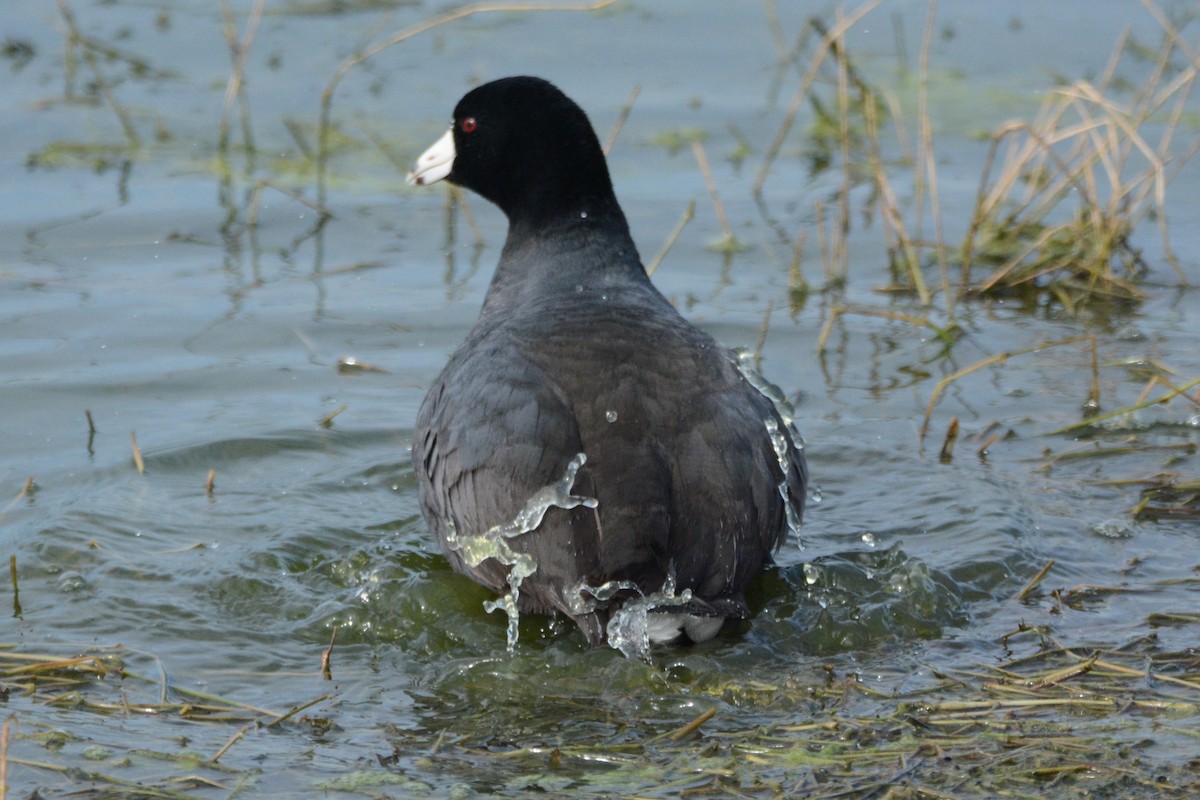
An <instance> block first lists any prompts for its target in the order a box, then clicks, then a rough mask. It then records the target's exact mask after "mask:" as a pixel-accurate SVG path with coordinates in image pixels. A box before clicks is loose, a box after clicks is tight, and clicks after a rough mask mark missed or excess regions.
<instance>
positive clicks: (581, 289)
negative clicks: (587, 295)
mask: <svg viewBox="0 0 1200 800" xmlns="http://www.w3.org/2000/svg"><path fill="white" fill-rule="evenodd" d="M582 291H583V286H581V285H580V284H578V283H577V284H575V294H579V293H580V292H582Z"/></svg>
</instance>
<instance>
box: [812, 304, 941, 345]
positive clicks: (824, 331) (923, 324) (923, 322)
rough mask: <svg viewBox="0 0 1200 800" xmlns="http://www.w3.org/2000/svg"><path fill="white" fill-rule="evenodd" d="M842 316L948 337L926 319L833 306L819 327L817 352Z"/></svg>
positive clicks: (878, 310) (857, 307) (854, 307)
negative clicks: (883, 321) (888, 321)
mask: <svg viewBox="0 0 1200 800" xmlns="http://www.w3.org/2000/svg"><path fill="white" fill-rule="evenodd" d="M844 314H858V315H860V316H864V317H879V318H881V319H891V320H896V321H898V322H907V323H908V324H909V325H912V326H914V327H917V328H929V329H930V330H932V331H933V332H934V333H936V334H937V336H938V338H939V339H942V340H943V341H945V340H947V339H948V338H949V336H950V332H949V329H946V328H939V327H938V326H937V325H934V324H933V323H932V322H930V321H929V319H927V318H926V317H917V316H914V315H912V314H904V313H901V312H899V311H885V310H883V309H878V308H864V307H861V306H834V307H833V308H831V309H830V310H829V319H827V320H825V324H824V325H823V326H822V327H821V334H820V336H818V337H817V352H818V353H823V352H824V351H825V343H826V342H827V341H828V339H829V335H830V334H831V333H832V332H833V326H834V325H835V324H836V323H837V320H838V318H839V317H841V316H842V315H844Z"/></svg>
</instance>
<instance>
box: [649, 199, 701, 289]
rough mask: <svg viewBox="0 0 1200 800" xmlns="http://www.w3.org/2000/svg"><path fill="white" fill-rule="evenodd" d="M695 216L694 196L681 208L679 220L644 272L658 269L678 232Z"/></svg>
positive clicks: (651, 272) (677, 236)
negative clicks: (681, 213)
mask: <svg viewBox="0 0 1200 800" xmlns="http://www.w3.org/2000/svg"><path fill="white" fill-rule="evenodd" d="M694 216H696V198H694V197H693V198H692V199H691V200H689V201H688V204H687V208H685V209H684V210H683V215H682V216H681V217H680V218H679V222H676V223H675V227H674V228H672V229H671V233H670V234H668V235H667V239H666V241H665V242H663V245H662V247H660V248H659V249H658V252H657V253H655V254H654V258H652V259H650V263H649V264H648V265H647V266H646V274H647V275H653V274H654V271H655V270H656V269H658V266H659V264H661V263H662V260H663V259H664V258H666V257H667V252H668V251H670V249H671V248H672V247H674V246H675V241H676V240H677V239H678V238H679V234H681V233H683V229H684V228H685V227H687V224H688V223H689V222H691V221H692V217H694Z"/></svg>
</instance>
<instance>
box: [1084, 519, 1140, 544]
mask: <svg viewBox="0 0 1200 800" xmlns="http://www.w3.org/2000/svg"><path fill="white" fill-rule="evenodd" d="M1092 533H1094V534H1096V535H1098V536H1103V537H1104V538H1106V539H1131V538H1133V534H1134V528H1133V526H1132V525H1131V524H1129V523H1128V522H1126V521H1125V520H1123V519H1110V520H1105V521H1104V522H1097V523H1096V524H1095V525H1093V526H1092Z"/></svg>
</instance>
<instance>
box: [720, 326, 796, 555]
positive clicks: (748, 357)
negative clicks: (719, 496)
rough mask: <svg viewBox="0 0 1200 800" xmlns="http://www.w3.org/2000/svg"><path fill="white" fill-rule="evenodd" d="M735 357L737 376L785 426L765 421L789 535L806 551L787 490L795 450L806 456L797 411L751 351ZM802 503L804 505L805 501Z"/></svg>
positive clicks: (790, 492)
mask: <svg viewBox="0 0 1200 800" xmlns="http://www.w3.org/2000/svg"><path fill="white" fill-rule="evenodd" d="M733 354H734V356H735V358H734V360H733V365H734V366H735V367H737V370H738V372H740V373H741V375H742V377H743V378H744V379H745V380H746V383H748V384H750V385H751V386H753V387H754V388H755V389H756V390H757V391H758V393H759V394H761V395H762V396H763V397H765V398H767V399H768V400H770V401H771V405H772V406H774V407H775V413H776V414H778V415H779V421H780V422H782V423H783V426H782V427H781V426H780V424H779V422H777V421H776V420H775V419H773V418H771V417H768V418H767V419H765V420H763V423H764V424H765V425H766V427H767V436H769V437H770V439H771V447H772V448H774V450H775V458H777V459H778V460H779V469H780V471H781V472H782V473H783V480H781V481H780V482H779V496H780V497H782V498H783V508H784V513H785V514H786V515H787V526H788V532H789V533H791V535H792V537H793V538H794V539H795V540H796V544H797V545H799V546H800V548H801V549H803V548H804V543H803V542H802V541H801V540H800V515H799V514H797V513H796V508H795V503H793V502H792V490H791V488H790V487H789V486H788V472H789V471H790V470H791V466H792V453H791V451H793V450H794V451H795V452H796V453H797V454H798V455H803V454H804V437H803V436H801V435H800V432H799V431H797V430H796V424H795V422H796V409H795V408H793V407H792V404H791V403H790V402H788V399H787V397H786V396H785V395H784V394H783V390H782V389H780V388H779V387H778V386H776V385H775V384H773V383H771V382H770V381H769V380H767V379H766V378H764V377H763V376H762V375H760V374H759V372H758V370H756V369H754V355H753V354H752V353H750V351H748V350H746V349H744V348H738V349H736V350H734V351H733ZM799 499H800V501H801V504H803V500H804V498H799Z"/></svg>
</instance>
